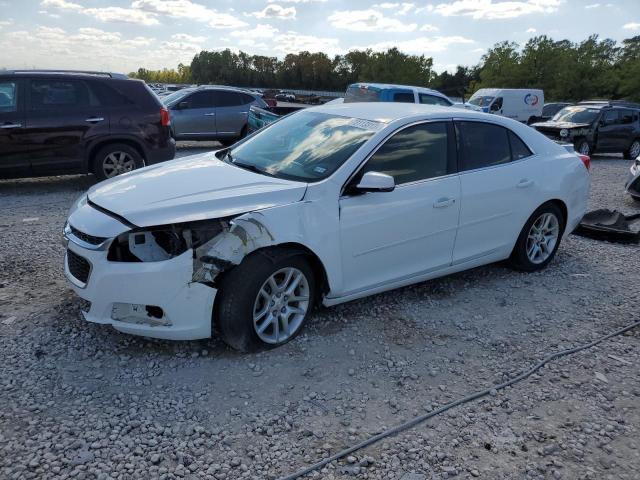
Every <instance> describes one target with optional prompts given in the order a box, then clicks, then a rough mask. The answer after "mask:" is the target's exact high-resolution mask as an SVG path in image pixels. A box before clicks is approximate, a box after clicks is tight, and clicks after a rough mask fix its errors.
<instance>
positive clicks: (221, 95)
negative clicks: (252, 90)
mask: <svg viewBox="0 0 640 480" xmlns="http://www.w3.org/2000/svg"><path fill="white" fill-rule="evenodd" d="M213 102H214V104H215V106H216V107H238V106H240V105H243V104H244V103H243V101H242V99H241V96H240V94H239V93H236V92H228V91H224V90H215V91H214V92H213Z"/></svg>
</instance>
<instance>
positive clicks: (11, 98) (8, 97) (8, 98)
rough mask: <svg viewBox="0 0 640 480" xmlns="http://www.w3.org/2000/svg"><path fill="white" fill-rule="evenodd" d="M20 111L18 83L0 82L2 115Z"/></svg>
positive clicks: (0, 110)
mask: <svg viewBox="0 0 640 480" xmlns="http://www.w3.org/2000/svg"><path fill="white" fill-rule="evenodd" d="M17 110H18V83H17V82H14V81H11V80H9V81H0V113H9V112H15V111H17Z"/></svg>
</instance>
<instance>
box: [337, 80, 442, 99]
mask: <svg viewBox="0 0 640 480" xmlns="http://www.w3.org/2000/svg"><path fill="white" fill-rule="evenodd" d="M349 86H350V87H355V86H368V87H374V88H380V89H391V88H408V89H410V90H415V91H417V92H422V93H431V94H435V95H440V96H441V97H446V95H445V94H444V93H441V92H439V91H437V90H434V89H432V88H427V87H416V86H413V85H400V84H397V83H370V82H356V83H352V84H351V85H349Z"/></svg>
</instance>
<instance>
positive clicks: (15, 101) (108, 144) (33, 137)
mask: <svg viewBox="0 0 640 480" xmlns="http://www.w3.org/2000/svg"><path fill="white" fill-rule="evenodd" d="M169 127H170V120H169V112H168V111H167V109H166V108H164V107H163V105H162V103H161V102H160V100H159V99H158V97H157V96H156V95H155V94H154V93H153V92H152V91H151V90H150V89H149V88H148V87H147V85H146V84H145V83H144V82H142V81H140V80H133V79H129V78H127V77H126V76H125V75H119V74H112V73H101V72H75V71H74V72H71V71H42V70H38V71H35V70H32V71H29V70H23V71H17V70H14V71H6V70H5V71H0V178H18V177H32V176H42V175H61V174H73V173H94V174H95V175H96V176H97V177H98V178H99V179H101V180H102V179H105V178H110V177H114V176H116V175H118V174H120V173H124V172H128V171H131V170H134V169H136V168H139V167H142V166H144V165H150V164H152V163H157V162H162V161H164V160H170V159H172V158H173V157H174V155H175V148H176V146H175V141H174V140H173V138H171V133H170V128H169Z"/></svg>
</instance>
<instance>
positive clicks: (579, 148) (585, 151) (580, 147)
mask: <svg viewBox="0 0 640 480" xmlns="http://www.w3.org/2000/svg"><path fill="white" fill-rule="evenodd" d="M573 147H574V148H575V150H576V152H578V153H579V154H581V155H591V154H592V153H593V152H592V150H591V145H589V142H587V141H586V140H585V139H584V138H583V139H581V140H578V141H577V142H576V143H574V144H573Z"/></svg>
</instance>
